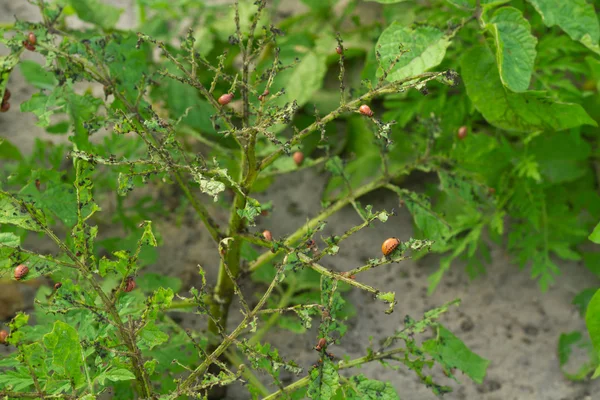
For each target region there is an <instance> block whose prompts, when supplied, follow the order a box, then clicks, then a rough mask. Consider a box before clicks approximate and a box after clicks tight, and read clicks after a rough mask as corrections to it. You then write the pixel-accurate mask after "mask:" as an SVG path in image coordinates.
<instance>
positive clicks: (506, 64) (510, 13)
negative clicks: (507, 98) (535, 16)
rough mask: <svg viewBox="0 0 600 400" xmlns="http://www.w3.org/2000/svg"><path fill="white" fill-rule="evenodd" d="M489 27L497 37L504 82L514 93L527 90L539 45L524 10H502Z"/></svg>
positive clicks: (494, 16)
mask: <svg viewBox="0 0 600 400" xmlns="http://www.w3.org/2000/svg"><path fill="white" fill-rule="evenodd" d="M486 28H487V29H489V30H490V31H491V32H492V35H493V36H494V44H495V46H496V63H497V64H498V70H499V72H500V79H501V80H502V83H503V84H504V86H506V87H507V88H509V89H510V90H512V91H513V92H524V91H526V90H527V89H528V88H529V81H530V80H531V75H532V74H533V64H534V62H535V55H536V52H535V45H536V44H537V39H536V38H535V37H534V36H533V35H532V34H531V25H529V22H527V20H526V19H525V18H523V14H521V11H519V10H517V9H516V8H513V7H502V8H500V9H498V10H497V11H496V12H495V13H494V15H493V16H492V18H491V20H490V22H489V23H488V24H487V26H486Z"/></svg>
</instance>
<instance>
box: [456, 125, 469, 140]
mask: <svg viewBox="0 0 600 400" xmlns="http://www.w3.org/2000/svg"><path fill="white" fill-rule="evenodd" d="M467 131H468V130H467V127H466V126H461V127H460V128H458V133H457V134H456V136H457V137H458V139H460V140H463V139H464V138H466V137H467Z"/></svg>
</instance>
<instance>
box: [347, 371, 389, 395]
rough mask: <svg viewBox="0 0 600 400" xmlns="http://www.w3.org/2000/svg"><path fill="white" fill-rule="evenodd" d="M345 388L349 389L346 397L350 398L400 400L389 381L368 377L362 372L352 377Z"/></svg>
mask: <svg viewBox="0 0 600 400" xmlns="http://www.w3.org/2000/svg"><path fill="white" fill-rule="evenodd" d="M344 389H346V390H348V392H346V397H345V399H348V400H400V397H398V394H397V393H396V389H394V387H393V386H392V385H391V384H390V383H389V382H381V381H376V380H373V379H368V378H367V377H365V376H364V375H362V374H360V375H356V376H353V377H352V378H350V382H348V384H347V385H344Z"/></svg>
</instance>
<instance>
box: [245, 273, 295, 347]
mask: <svg viewBox="0 0 600 400" xmlns="http://www.w3.org/2000/svg"><path fill="white" fill-rule="evenodd" d="M295 290H296V281H295V280H292V282H291V283H290V285H289V286H288V288H287V289H286V291H285V292H284V293H283V296H281V299H280V300H279V304H277V307H276V308H284V307H287V305H288V304H289V303H290V300H291V299H292V296H293V295H294V291H295ZM280 316H281V314H280V313H275V314H273V315H271V316H270V317H269V319H268V320H267V322H266V323H265V324H264V325H263V326H262V327H261V328H260V329H259V330H258V331H257V332H256V333H255V334H254V336H252V337H251V338H250V339H249V340H248V346H254V345H255V344H256V343H258V342H260V340H261V339H262V338H263V337H264V336H265V335H266V334H267V332H269V330H270V329H271V328H272V327H273V325H275V323H276V322H277V320H278V319H279V317H280Z"/></svg>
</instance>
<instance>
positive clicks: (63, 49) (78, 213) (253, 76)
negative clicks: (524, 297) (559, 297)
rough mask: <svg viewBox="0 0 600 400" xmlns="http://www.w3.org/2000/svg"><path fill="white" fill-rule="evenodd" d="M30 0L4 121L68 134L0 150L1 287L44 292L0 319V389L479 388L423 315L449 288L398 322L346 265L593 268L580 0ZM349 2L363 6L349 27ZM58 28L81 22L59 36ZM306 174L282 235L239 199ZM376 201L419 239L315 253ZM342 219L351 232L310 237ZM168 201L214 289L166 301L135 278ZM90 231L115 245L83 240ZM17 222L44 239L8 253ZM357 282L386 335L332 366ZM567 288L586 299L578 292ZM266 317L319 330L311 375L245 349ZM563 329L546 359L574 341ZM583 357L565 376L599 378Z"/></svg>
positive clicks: (267, 392)
mask: <svg viewBox="0 0 600 400" xmlns="http://www.w3.org/2000/svg"><path fill="white" fill-rule="evenodd" d="M33 3H34V4H36V5H37V6H38V7H39V10H40V15H41V17H40V19H39V20H38V21H21V20H16V21H15V22H14V24H11V25H10V26H6V27H3V28H2V33H3V36H2V39H1V41H2V43H3V44H4V45H5V46H6V48H7V49H8V51H9V54H8V55H7V56H4V57H2V58H0V70H1V75H0V98H1V99H2V104H1V111H3V112H18V110H16V108H17V107H15V104H13V105H12V107H11V94H10V84H11V72H12V71H13V70H14V69H15V68H17V69H20V72H21V73H22V74H23V75H24V77H25V79H26V80H27V81H28V82H29V83H30V84H31V85H32V86H34V87H36V88H37V89H39V92H38V93H35V94H34V95H33V96H32V97H31V99H29V100H28V101H26V102H24V103H22V104H20V110H21V111H22V112H30V113H33V114H34V115H35V116H36V117H37V121H38V122H37V123H38V125H39V126H41V127H44V128H45V129H46V131H47V132H48V133H49V134H52V135H67V136H68V140H69V143H68V145H64V144H63V145H52V144H49V143H46V142H42V141H37V142H36V145H35V148H34V149H33V152H32V154H29V155H22V154H21V153H20V152H19V151H18V150H17V148H16V147H15V146H14V144H12V143H10V142H9V141H8V140H5V139H1V138H0V158H1V159H2V160H3V163H2V164H1V165H0V170H1V171H2V175H0V278H2V279H6V280H9V279H11V280H15V281H18V282H19V284H26V283H27V282H28V281H33V280H36V279H40V278H42V277H43V278H44V279H47V282H48V285H44V286H42V287H41V288H40V289H39V291H38V294H37V296H36V299H35V309H34V312H33V314H32V315H31V316H30V315H28V314H25V313H19V314H17V315H16V316H15V317H14V318H13V319H12V321H10V323H8V324H7V326H6V327H4V328H3V329H2V330H1V331H0V342H3V343H5V344H6V345H8V346H9V350H10V352H9V354H8V355H7V356H4V357H2V358H1V359H0V371H2V374H1V375H0V395H1V396H4V397H6V398H9V399H12V398H69V399H70V398H73V399H74V398H82V399H94V398H99V397H100V396H105V395H110V396H112V397H114V398H123V399H131V398H143V399H176V398H205V397H209V398H224V396H225V392H224V389H226V388H227V386H229V385H231V384H233V383H239V382H244V383H245V386H244V388H245V389H246V390H247V392H248V393H247V396H248V398H263V399H275V398H288V399H289V398H293V399H299V398H313V399H346V398H349V399H354V398H356V399H369V398H373V399H375V398H389V399H397V398H402V395H403V393H401V392H397V391H396V389H395V388H394V386H393V385H392V384H391V383H390V382H384V381H379V380H377V379H376V378H377V377H368V376H365V375H364V374H360V373H358V372H356V373H354V372H352V373H354V375H349V374H348V373H347V371H344V370H351V369H353V368H355V367H358V366H360V365H362V364H365V363H370V362H381V364H382V365H384V366H385V367H387V368H394V369H397V368H400V367H403V368H407V369H409V370H411V371H413V373H415V374H416V376H417V377H418V379H419V380H420V381H421V382H422V383H423V385H425V386H426V387H427V388H428V389H429V390H431V392H432V393H434V394H436V395H442V394H444V393H447V392H449V391H450V390H451V388H450V387H449V386H447V385H445V384H443V383H439V382H438V378H437V375H435V374H434V373H433V372H432V368H440V369H441V370H442V371H443V372H444V373H445V375H446V376H447V377H448V378H449V379H456V376H457V373H458V372H461V373H463V374H464V375H466V376H467V377H469V378H470V379H471V380H473V381H474V382H475V383H481V382H482V381H483V379H484V377H485V372H486V368H487V365H488V363H489V361H488V360H485V359H484V358H482V357H480V356H478V355H476V354H474V353H472V352H471V351H470V350H469V349H468V347H467V346H465V345H464V344H463V343H462V341H461V340H460V339H459V338H458V337H457V336H455V335H454V334H453V333H452V332H450V331H449V330H448V329H447V328H445V327H444V326H443V325H442V324H441V323H440V321H439V317H440V316H441V315H442V314H444V313H446V312H451V308H452V307H453V306H454V305H457V304H458V303H459V300H456V301H453V302H450V303H448V304H445V305H441V306H440V307H438V308H435V309H433V310H430V311H428V312H426V313H425V314H424V315H423V316H422V317H420V318H418V319H414V318H411V317H409V316H406V317H405V316H404V315H401V316H399V314H400V313H402V312H403V311H404V310H400V312H398V309H399V308H401V304H400V305H397V303H398V302H399V297H400V295H401V294H398V295H397V294H396V293H394V292H393V291H389V292H388V291H382V290H381V289H378V288H377V287H374V286H370V285H366V284H364V283H362V282H361V276H365V274H372V273H376V271H374V270H377V269H379V268H401V265H402V261H403V260H405V259H407V258H408V257H423V256H424V255H425V254H426V253H428V252H432V251H433V252H438V253H442V254H444V256H443V257H442V259H441V263H440V266H439V269H438V271H437V272H436V273H434V274H433V275H432V276H430V277H429V279H428V282H427V285H428V287H429V291H430V292H431V291H433V290H435V289H436V287H437V286H438V285H439V283H440V282H441V281H442V279H443V276H444V273H445V272H446V271H447V270H448V269H449V268H450V266H451V264H452V262H453V261H454V260H455V259H458V258H464V259H466V260H467V262H468V263H467V272H468V273H469V274H470V275H472V276H476V275H477V274H479V273H482V272H483V271H484V270H485V262H486V260H488V259H489V244H488V242H487V240H488V238H490V239H492V240H495V241H498V242H505V244H506V246H507V247H508V249H509V250H510V251H511V252H512V254H513V255H514V257H515V259H516V260H517V261H518V262H519V263H520V265H521V266H526V265H530V266H531V269H532V277H533V278H535V279H536V280H537V281H538V283H539V284H540V286H541V288H542V289H543V290H546V289H548V288H549V287H550V286H551V285H552V284H553V283H554V281H555V277H556V276H557V275H558V273H559V270H558V268H557V266H556V264H555V262H554V261H553V260H552V257H553V256H558V257H562V258H567V259H582V260H585V261H586V266H587V267H588V268H593V267H592V266H593V265H594V260H597V257H596V256H597V254H598V253H593V252H588V251H586V250H585V248H584V247H582V246H581V245H582V243H584V242H585V241H586V239H587V236H588V234H589V232H590V231H591V230H592V228H593V226H594V223H596V222H597V221H598V218H599V217H600V209H598V207H599V204H600V202H599V201H598V200H600V199H599V198H598V190H597V181H598V180H597V176H596V173H597V172H596V169H595V168H594V166H595V164H596V157H597V156H596V152H597V136H598V135H597V133H598V130H597V122H596V121H597V119H598V117H600V116H599V115H597V107H595V105H596V103H597V102H598V85H597V80H598V77H599V75H598V74H599V71H600V69H598V65H599V64H598V63H599V62H600V60H599V58H598V54H600V47H598V40H599V37H600V28H599V27H598V21H597V17H596V15H595V10H594V6H593V5H592V4H588V3H587V2H585V1H584V0H581V1H579V0H573V1H570V2H568V3H566V5H565V8H564V10H563V11H564V12H561V13H556V10H555V8H553V4H552V2H551V1H549V0H528V1H519V0H513V1H509V0H505V1H502V0H500V1H497V0H477V1H476V0H433V1H415V2H405V1H398V0H396V1H394V0H378V1H376V2H363V1H357V0H350V1H348V2H345V4H344V5H343V6H342V7H340V5H339V4H337V1H336V0H327V1H313V0H303V3H304V4H305V6H306V11H305V12H304V13H303V14H298V15H292V16H290V17H282V16H281V15H278V14H277V13H275V12H274V10H276V9H277V5H278V4H279V2H277V1H274V2H273V4H271V3H270V2H267V1H266V0H258V1H255V2H251V1H246V0H239V1H236V2H233V3H232V4H225V5H211V4H204V3H202V2H198V1H192V0H180V1H178V2H164V1H161V0H139V1H137V2H136V5H137V12H138V18H139V21H138V22H139V23H138V26H136V28H135V29H132V30H124V29H120V28H117V27H116V26H117V22H118V21H119V18H120V14H121V11H120V10H119V9H118V8H115V7H114V6H111V5H109V4H106V3H104V2H102V1H100V0H77V1H76V0H56V1H46V0H36V1H33ZM377 3H381V4H377ZM368 6H371V7H377V8H381V15H382V17H381V18H378V19H376V20H374V21H368V20H363V19H361V13H360V9H361V7H368ZM72 16H76V17H77V18H78V19H80V20H81V21H84V22H85V23H86V24H84V26H83V27H82V28H77V29H76V28H73V27H72V26H71V25H70V18H69V17H72ZM30 52H32V53H35V54H36V55H38V56H41V57H43V59H44V62H42V64H39V63H37V62H33V61H30V60H26V59H24V54H28V53H30ZM582 59H584V60H585V63H582V62H581V60H582ZM457 71H458V72H457ZM459 74H460V76H459ZM305 168H312V169H315V170H318V171H320V172H321V173H322V174H323V175H326V176H327V177H328V180H327V184H326V186H325V188H324V191H323V194H322V198H321V204H322V207H321V209H318V210H314V213H313V214H312V215H308V216H307V221H306V223H305V224H303V225H302V226H298V227H297V229H296V230H295V231H292V232H286V233H283V234H282V233H280V232H277V231H275V230H274V229H271V230H264V229H258V228H257V222H258V221H259V220H260V218H262V217H264V215H265V214H268V212H269V210H270V209H271V208H272V207H285V206H286V205H285V204H273V203H271V202H260V201H258V200H257V199H256V197H257V194H258V193H266V195H267V196H268V193H269V191H268V190H269V186H270V185H271V183H272V182H273V181H274V180H276V179H282V178H283V179H289V178H288V176H291V175H292V174H293V173H294V172H295V171H298V170H300V169H305ZM419 174H420V175H419ZM414 176H426V177H427V182H434V183H433V184H427V185H425V190H423V191H420V192H416V191H414V190H411V189H409V187H408V186H407V185H404V183H405V182H406V180H407V179H411V178H412V177H414ZM376 190H385V191H387V192H389V193H391V194H393V195H394V196H397V198H398V208H400V207H406V209H407V210H408V211H409V212H410V213H411V215H412V216H413V219H414V226H415V237H413V238H395V237H392V238H385V237H384V238H382V240H381V241H382V247H381V248H377V249H373V250H372V253H370V254H368V255H367V260H366V262H365V264H364V265H356V266H351V267H349V268H348V269H345V270H341V269H340V268H336V267H327V265H335V261H334V260H335V257H336V255H337V254H338V252H339V251H340V248H343V247H344V246H345V245H346V243H347V242H345V241H346V239H348V238H349V237H351V236H352V235H357V234H365V231H367V230H370V231H371V232H370V234H373V233H372V232H376V229H377V226H378V225H379V224H382V223H389V222H390V221H393V217H394V215H395V212H396V210H376V209H374V208H373V207H372V206H370V205H364V204H362V203H361V198H362V197H363V196H365V195H366V194H369V193H373V192H375V191H376ZM165 193H166V194H165ZM165 196H166V197H168V199H169V202H175V204H169V205H168V204H167V201H166V200H165ZM173 199H174V200H173ZM108 202H112V203H114V204H115V206H114V209H113V211H112V213H108V212H106V211H105V210H104V208H105V206H104V204H105V203H108ZM345 207H352V208H353V209H354V210H355V211H356V213H357V214H358V215H359V216H360V218H361V219H362V223H361V224H359V225H356V226H354V227H351V228H349V229H347V230H343V231H340V230H339V229H337V230H336V227H335V226H333V227H331V226H326V224H327V220H328V218H330V217H331V216H332V215H334V214H335V213H337V212H339V211H340V210H341V209H343V208H345ZM223 210H225V211H226V212H227V213H228V215H229V217H228V219H227V220H224V221H221V220H220V219H219V218H218V217H217V216H218V215H219V214H220V213H222V212H223ZM189 212H192V213H193V215H194V220H193V223H195V224H199V225H201V226H202V229H203V230H204V231H205V232H206V234H207V235H209V236H210V237H211V239H212V247H213V248H212V251H214V252H215V254H218V259H219V260H220V261H219V265H218V274H217V276H216V279H215V280H214V281H210V280H208V279H207V278H206V274H205V269H204V267H206V268H208V267H207V266H204V267H203V266H200V265H199V266H198V268H197V276H198V277H199V281H201V282H202V284H201V285H200V286H199V287H192V288H191V289H190V290H189V291H184V290H182V282H181V281H180V280H179V279H177V278H174V277H171V276H156V275H153V274H149V273H146V271H145V270H146V269H147V268H148V266H149V265H151V264H153V263H154V262H155V261H156V254H157V252H160V244H161V232H160V229H158V230H157V226H160V223H161V222H163V223H165V222H166V223H172V224H176V223H178V221H181V220H182V219H184V218H187V215H189ZM107 222H109V223H111V224H115V225H119V226H120V227H121V228H122V230H123V232H124V233H123V236H122V237H119V238H115V237H113V238H106V237H105V236H103V226H106V223H107ZM272 223H273V224H276V221H275V222H272ZM325 231H327V232H332V233H331V234H328V235H325V234H324V232H325ZM31 233H35V234H38V235H40V236H43V237H45V238H46V239H47V240H49V241H50V242H52V243H53V245H54V248H55V251H54V252H52V253H51V254H47V253H43V254H42V253H40V252H37V251H35V250H33V249H29V248H27V246H26V245H25V239H26V238H27V235H31ZM332 260H333V261H332ZM215 267H217V266H215ZM596 270H597V269H596ZM248 281H252V282H253V283H254V285H253V290H254V292H256V295H257V297H256V299H254V298H253V297H251V296H249V295H248V293H247V291H246V290H244V289H243V288H242V283H244V282H248ZM353 288H356V289H359V290H363V291H365V292H367V293H369V294H371V295H372V296H373V297H374V298H375V299H377V300H378V301H379V302H380V303H381V306H374V310H373V312H385V313H387V314H389V318H399V319H398V324H399V325H402V327H401V328H399V329H398V330H397V331H396V332H394V333H393V334H392V335H390V336H389V337H383V338H377V339H378V342H377V343H376V344H375V343H374V342H373V341H365V349H364V356H363V357H359V358H356V359H349V358H347V357H343V356H342V355H340V354H333V353H332V352H331V351H330V350H328V346H330V345H331V344H340V345H343V342H344V334H345V333H346V330H347V325H346V320H347V318H349V317H350V316H351V313H352V307H351V305H349V304H348V303H347V302H346V301H345V300H344V296H345V295H344V294H345V293H347V291H348V290H350V289H353ZM592 294H593V293H592ZM578 298H579V301H580V303H581V304H582V308H581V309H582V313H583V312H584V311H585V309H586V307H587V304H588V301H589V299H590V298H591V295H590V292H589V291H588V292H586V293H582V294H580V295H579V296H578ZM590 304H592V305H594V304H595V303H594V302H592V303H590ZM232 307H233V308H236V309H239V311H240V314H241V318H240V320H239V321H236V322H235V323H233V322H232V318H231V311H232ZM594 309H595V308H594V307H590V309H589V310H587V311H588V315H592V317H591V318H588V322H589V321H592V322H593V321H594V318H593V316H594V315H598V314H597V312H596V314H594V311H593V310H594ZM599 309H600V308H599ZM175 311H177V312H180V313H181V312H183V313H191V314H197V315H199V316H201V317H202V318H203V321H204V322H205V324H206V330H205V331H200V330H195V331H194V330H188V329H184V328H182V327H181V326H180V325H179V324H178V323H177V322H176V321H175V319H174V318H173V316H174V312H175ZM394 311H396V312H394ZM30 317H32V318H30ZM30 319H31V322H30ZM284 321H285V323H284ZM589 325H590V326H591V327H592V328H591V329H590V333H591V336H592V342H593V343H595V344H596V345H597V343H598V339H597V338H598V337H600V336H598V335H599V333H597V332H596V331H594V329H596V330H597V326H596V327H595V328H594V324H593V323H592V324H589ZM275 326H281V327H285V328H288V329H291V330H293V331H295V332H309V330H310V329H311V327H312V329H313V330H312V332H315V330H316V337H315V338H314V346H315V347H314V349H307V351H314V352H315V364H314V365H313V366H312V367H310V368H308V369H306V368H304V369H303V368H301V367H300V366H299V365H298V364H297V363H296V362H294V361H293V360H291V359H290V358H292V357H291V356H293V355H290V354H287V353H286V351H285V349H277V348H275V347H273V346H272V345H271V344H269V343H268V342H266V341H265V336H266V334H267V333H268V332H269V330H270V329H271V328H273V327H275ZM570 335H571V336H568V340H562V338H561V341H560V343H561V344H560V346H561V351H563V353H565V352H564V349H565V348H568V346H570V345H572V344H573V343H574V342H575V341H576V340H579V339H580V337H581V335H580V336H579V337H575V336H573V335H576V334H574V333H571V334H570ZM598 349H600V347H598V346H597V347H596V350H595V351H593V352H592V358H593V361H592V362H591V363H590V364H589V365H586V366H584V367H582V370H581V371H580V373H578V374H577V375H576V376H571V377H573V378H576V379H581V378H583V377H586V376H587V375H588V374H590V372H591V371H593V370H594V369H596V368H597V366H598V364H597V359H598V357H597V356H596V357H595V358H594V355H595V354H594V352H596V351H597V350H598ZM561 363H562V364H564V363H566V360H565V359H563V358H561ZM265 373H266V374H265ZM289 375H293V376H294V379H293V382H292V383H290V384H284V383H283V381H284V380H283V378H282V377H284V376H289ZM265 377H266V378H265Z"/></svg>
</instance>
